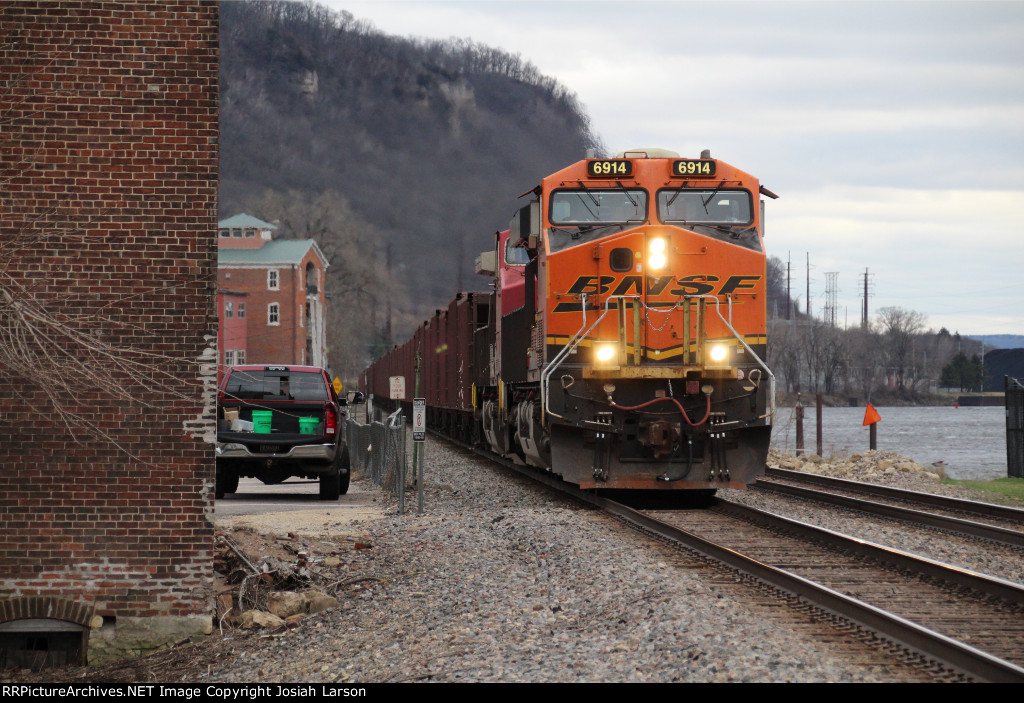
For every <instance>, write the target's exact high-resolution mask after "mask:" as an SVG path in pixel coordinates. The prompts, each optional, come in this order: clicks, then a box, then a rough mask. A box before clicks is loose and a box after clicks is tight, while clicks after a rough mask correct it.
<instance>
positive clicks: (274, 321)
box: [267, 303, 281, 327]
mask: <svg viewBox="0 0 1024 703" xmlns="http://www.w3.org/2000/svg"><path fill="white" fill-rule="evenodd" d="M267 324H268V325H270V326H271V327H278V326H280V325H281V306H280V305H279V304H278V303H268V304H267Z"/></svg>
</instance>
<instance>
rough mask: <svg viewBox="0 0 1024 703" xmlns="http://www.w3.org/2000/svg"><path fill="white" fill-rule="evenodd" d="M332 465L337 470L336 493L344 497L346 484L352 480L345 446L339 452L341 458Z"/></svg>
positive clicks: (346, 490) (346, 489) (346, 491)
mask: <svg viewBox="0 0 1024 703" xmlns="http://www.w3.org/2000/svg"><path fill="white" fill-rule="evenodd" d="M334 465H335V466H336V467H337V468H338V493H339V494H341V495H345V494H346V493H348V484H349V481H350V480H351V478H352V467H351V466H350V464H349V460H348V447H347V446H346V447H345V448H344V449H342V450H341V457H340V458H338V459H335V460H334Z"/></svg>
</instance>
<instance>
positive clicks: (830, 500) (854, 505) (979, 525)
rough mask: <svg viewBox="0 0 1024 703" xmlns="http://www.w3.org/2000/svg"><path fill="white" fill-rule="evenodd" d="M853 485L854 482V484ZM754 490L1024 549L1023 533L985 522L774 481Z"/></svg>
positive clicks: (753, 486)
mask: <svg viewBox="0 0 1024 703" xmlns="http://www.w3.org/2000/svg"><path fill="white" fill-rule="evenodd" d="M851 483H853V482H852V481H851ZM752 488H756V489H758V490H761V491H772V492H775V493H781V494H784V495H788V496H793V497H796V498H803V499H805V500H817V501H820V502H822V503H827V504H829V505H838V506H840V507H843V508H849V509H851V510H860V511H862V512H865V513H871V514H873V515H881V516H883V517H888V518H894V519H897V520H907V521H909V522H915V523H918V524H923V525H929V526H931V527H937V528H940V529H944V530H953V531H955V532H962V533H964V534H968V535H971V536H974V537H981V538H982V539H988V540H992V541H993V542H999V543H1001V544H1008V545H1010V546H1013V547H1024V532H1020V531H1018V530H1011V529H1009V528H1006V527H998V526H996V525H987V524H985V523H983V522H975V521H973V520H964V519H963V518H956V517H949V516H948V515H936V514H935V513H927V512H924V511H921V510H914V509H912V508H903V507H900V506H898V505H888V504H886V503H876V502H874V501H870V500H864V499H863V498H851V497H850V496H844V495H839V494H837V493H828V492H825V491H819V490H815V489H813V488H803V487H800V486H790V485H788V484H784V483H777V482H775V481H758V482H757V483H755V484H753V485H752Z"/></svg>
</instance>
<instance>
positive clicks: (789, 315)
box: [786, 251, 793, 320]
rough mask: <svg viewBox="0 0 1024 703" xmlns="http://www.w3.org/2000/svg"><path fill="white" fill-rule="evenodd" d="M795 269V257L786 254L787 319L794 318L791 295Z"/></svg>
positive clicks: (788, 253)
mask: <svg viewBox="0 0 1024 703" xmlns="http://www.w3.org/2000/svg"><path fill="white" fill-rule="evenodd" d="M792 269H793V255H792V253H790V252H788V251H787V252H786V319H787V320H790V319H792V318H793V296H792V295H791V294H790V287H789V284H790V275H791V273H792Z"/></svg>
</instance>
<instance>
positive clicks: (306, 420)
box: [299, 417, 320, 434]
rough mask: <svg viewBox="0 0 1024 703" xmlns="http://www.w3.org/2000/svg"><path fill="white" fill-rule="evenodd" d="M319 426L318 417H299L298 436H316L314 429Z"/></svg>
mask: <svg viewBox="0 0 1024 703" xmlns="http://www.w3.org/2000/svg"><path fill="white" fill-rule="evenodd" d="M319 425H320V418H318V417H300V418H299V434H316V428H317V427H318V426H319Z"/></svg>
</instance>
